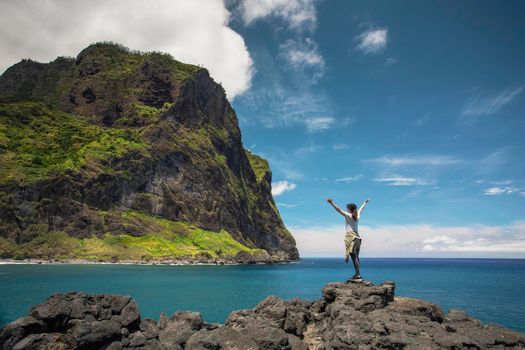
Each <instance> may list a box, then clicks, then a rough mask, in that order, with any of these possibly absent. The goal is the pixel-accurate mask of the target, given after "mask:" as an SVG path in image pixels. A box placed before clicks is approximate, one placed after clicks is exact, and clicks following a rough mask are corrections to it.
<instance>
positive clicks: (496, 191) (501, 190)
mask: <svg viewBox="0 0 525 350" xmlns="http://www.w3.org/2000/svg"><path fill="white" fill-rule="evenodd" d="M519 192H520V190H519V189H518V188H516V187H511V186H506V187H496V186H495V187H490V188H487V189H486V190H485V191H483V194H485V195H487V196H501V195H504V194H513V193H519Z"/></svg>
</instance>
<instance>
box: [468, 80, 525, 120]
mask: <svg viewBox="0 0 525 350" xmlns="http://www.w3.org/2000/svg"><path fill="white" fill-rule="evenodd" d="M524 87H525V86H524V85H522V86H520V87H517V88H508V89H505V90H503V91H501V92H500V93H499V94H497V95H494V96H485V97H481V96H475V97H472V98H471V99H470V100H469V101H467V103H466V104H465V105H464V106H463V109H462V111H461V114H462V115H465V116H471V115H484V114H492V113H495V112H497V111H499V110H500V109H501V108H503V107H504V106H506V105H507V104H509V103H510V102H512V101H513V100H514V99H515V98H516V97H518V96H519V95H520V94H521V92H522V91H523V88H524Z"/></svg>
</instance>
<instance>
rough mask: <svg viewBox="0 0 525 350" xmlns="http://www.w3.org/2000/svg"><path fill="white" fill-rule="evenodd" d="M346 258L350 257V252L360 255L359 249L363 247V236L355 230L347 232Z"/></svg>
mask: <svg viewBox="0 0 525 350" xmlns="http://www.w3.org/2000/svg"><path fill="white" fill-rule="evenodd" d="M345 248H346V254H345V260H348V259H349V258H350V254H354V255H356V256H359V250H360V249H361V237H359V235H358V234H357V233H355V232H347V233H346V236H345Z"/></svg>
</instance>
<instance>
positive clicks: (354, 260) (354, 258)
mask: <svg viewBox="0 0 525 350" xmlns="http://www.w3.org/2000/svg"><path fill="white" fill-rule="evenodd" d="M350 257H351V258H352V263H354V269H355V274H356V275H357V276H361V272H360V269H359V257H358V256H357V255H355V254H350Z"/></svg>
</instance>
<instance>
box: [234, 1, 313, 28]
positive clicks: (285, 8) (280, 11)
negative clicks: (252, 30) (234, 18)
mask: <svg viewBox="0 0 525 350" xmlns="http://www.w3.org/2000/svg"><path fill="white" fill-rule="evenodd" d="M239 12H240V15H241V18H242V20H243V22H244V24H245V25H251V24H252V23H254V22H256V21H257V20H259V19H267V18H270V17H275V18H279V19H281V20H283V21H284V22H286V23H287V25H288V27H289V28H291V29H295V30H301V31H302V30H313V29H314V28H315V26H316V24H317V13H316V9H315V0H242V1H241V2H240V4H239Z"/></svg>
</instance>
